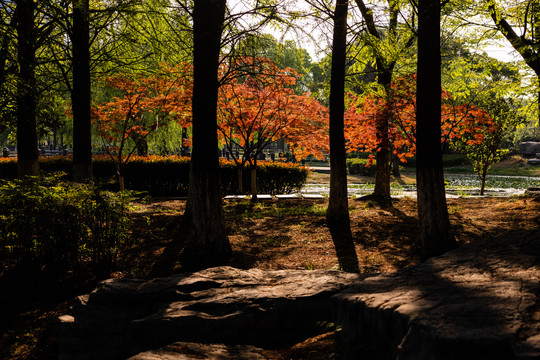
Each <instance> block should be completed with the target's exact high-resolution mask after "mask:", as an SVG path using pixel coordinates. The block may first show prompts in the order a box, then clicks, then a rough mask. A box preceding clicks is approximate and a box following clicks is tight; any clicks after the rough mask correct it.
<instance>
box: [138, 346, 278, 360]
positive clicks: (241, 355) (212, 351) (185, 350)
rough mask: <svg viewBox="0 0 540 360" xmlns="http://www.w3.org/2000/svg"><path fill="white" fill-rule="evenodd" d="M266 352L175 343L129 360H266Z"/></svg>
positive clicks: (242, 348) (244, 347)
mask: <svg viewBox="0 0 540 360" xmlns="http://www.w3.org/2000/svg"><path fill="white" fill-rule="evenodd" d="M265 352H266V351H265V350H262V349H259V348H256V347H254V346H250V345H231V346H227V345H223V344H197V343H175V344H172V345H167V346H165V347H163V348H161V349H156V350H150V351H145V352H143V353H140V354H137V355H135V356H132V357H130V358H129V359H128V360H191V359H208V360H266V359H267V358H268V357H267V356H266V354H265Z"/></svg>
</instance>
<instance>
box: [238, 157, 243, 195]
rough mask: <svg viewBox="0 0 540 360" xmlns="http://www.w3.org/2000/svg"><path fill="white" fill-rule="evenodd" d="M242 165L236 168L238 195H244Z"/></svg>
mask: <svg viewBox="0 0 540 360" xmlns="http://www.w3.org/2000/svg"><path fill="white" fill-rule="evenodd" d="M243 168H244V164H242V165H240V166H237V169H238V170H237V176H238V195H241V194H243V193H244V169H243Z"/></svg>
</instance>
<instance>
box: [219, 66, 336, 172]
mask: <svg viewBox="0 0 540 360" xmlns="http://www.w3.org/2000/svg"><path fill="white" fill-rule="evenodd" d="M240 61H241V65H242V66H238V64H234V65H233V66H231V67H230V69H222V71H224V72H227V73H228V78H229V79H233V80H232V81H229V82H227V83H225V84H223V85H222V86H221V87H220V90H219V100H218V108H219V110H218V127H219V132H220V135H221V138H222V139H223V140H225V142H226V143H227V145H228V146H231V144H236V145H237V146H240V147H241V148H242V149H243V150H244V159H243V161H249V162H251V159H252V158H253V157H255V156H256V155H258V154H259V153H260V152H261V151H262V150H263V149H264V148H265V147H266V146H267V145H269V144H271V143H273V142H275V141H278V140H280V139H286V141H287V143H288V144H289V145H290V147H291V150H292V152H293V153H294V155H295V156H296V157H297V158H298V159H302V158H305V157H307V156H308V155H310V154H313V155H315V156H318V157H321V156H322V151H327V150H328V133H327V131H328V130H327V128H328V109H327V108H326V107H324V106H322V105H321V104H320V103H319V102H317V101H316V100H315V99H314V98H313V97H311V96H310V94H309V93H306V94H303V95H296V94H295V93H294V90H293V87H294V85H295V84H296V81H297V80H298V79H299V77H300V75H299V74H298V73H297V72H296V71H295V70H294V69H291V68H286V69H279V68H278V67H277V66H276V64H274V63H273V62H271V61H270V60H267V59H263V58H242V59H240ZM246 68H248V69H249V72H248V73H247V74H246V73H245V69H246ZM236 69H241V70H236ZM235 160H240V159H235Z"/></svg>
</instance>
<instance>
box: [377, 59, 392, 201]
mask: <svg viewBox="0 0 540 360" xmlns="http://www.w3.org/2000/svg"><path fill="white" fill-rule="evenodd" d="M377 72H378V75H377V82H378V83H379V85H381V86H383V87H384V89H385V95H386V97H387V102H388V98H389V96H390V94H389V92H390V85H391V82H392V71H388V70H387V69H385V67H384V65H382V61H380V60H378V61H377ZM389 121H390V119H389V113H388V110H387V109H384V110H383V111H382V112H381V113H380V114H379V115H378V116H377V124H376V127H375V128H376V129H375V130H376V136H377V153H376V154H375V159H376V172H375V190H374V191H373V196H374V198H375V199H376V200H382V201H389V200H390V138H389V136H388V127H389Z"/></svg>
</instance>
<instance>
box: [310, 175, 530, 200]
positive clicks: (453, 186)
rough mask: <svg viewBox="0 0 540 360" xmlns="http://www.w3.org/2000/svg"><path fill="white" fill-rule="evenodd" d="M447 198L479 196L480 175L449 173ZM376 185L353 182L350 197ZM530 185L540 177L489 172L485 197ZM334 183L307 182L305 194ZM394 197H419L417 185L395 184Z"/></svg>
mask: <svg viewBox="0 0 540 360" xmlns="http://www.w3.org/2000/svg"><path fill="white" fill-rule="evenodd" d="M445 179H446V194H447V197H460V196H478V195H479V192H480V180H479V179H478V177H477V176H476V175H470V174H446V175H445ZM374 187H375V185H374V184H369V183H368V184H349V186H348V192H349V196H353V197H354V196H363V195H368V194H371V193H372V192H373V189H374ZM529 187H540V178H538V177H528V176H500V175H488V176H487V179H486V190H485V196H514V195H522V194H524V193H525V190H526V189H527V188H529ZM329 191H330V186H329V185H326V184H306V185H305V186H304V187H303V188H302V191H301V192H302V194H322V195H328V193H329ZM391 194H392V196H396V197H399V196H409V197H415V196H416V185H399V184H392V187H391Z"/></svg>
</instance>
